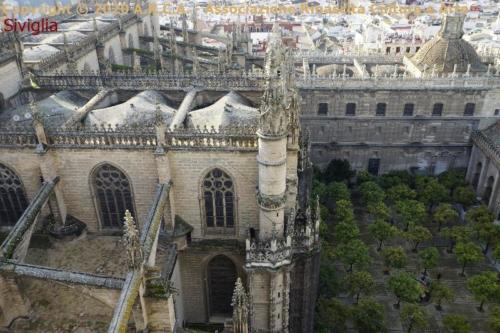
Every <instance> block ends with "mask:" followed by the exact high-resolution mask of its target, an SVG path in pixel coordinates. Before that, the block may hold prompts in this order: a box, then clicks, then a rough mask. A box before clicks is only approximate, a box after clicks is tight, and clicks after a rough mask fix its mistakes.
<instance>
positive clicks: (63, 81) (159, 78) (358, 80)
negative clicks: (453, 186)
mask: <svg viewBox="0 0 500 333" xmlns="http://www.w3.org/2000/svg"><path fill="white" fill-rule="evenodd" d="M265 79H266V77H265V75H264V74H263V73H262V72H259V71H249V72H240V73H238V72H228V73H223V74H220V73H217V72H210V71H206V72H204V73H203V74H199V75H190V74H178V75H173V74H172V73H167V72H164V71H160V72H131V71H130V72H121V73H107V74H106V73H103V74H99V73H96V72H94V71H89V72H83V71H81V72H63V73H60V72H55V73H51V74H46V73H38V74H37V75H36V78H35V81H36V83H37V84H38V85H39V86H40V87H42V88H46V89H55V90H95V89H96V87H102V86H104V87H107V88H110V89H127V90H148V89H156V90H186V89H192V88H200V89H206V90H222V91H228V90H235V91H258V90H263V89H264V86H265ZM296 84H297V87H298V88H301V89H324V88H327V89H357V90H360V89H388V90H394V89H454V88H465V89H484V88H488V89H490V88H494V87H500V76H496V75H495V76H494V75H488V74H486V75H481V76H473V75H465V74H455V75H453V74H449V75H444V76H438V75H434V76H431V75H429V76H426V77H423V78H415V77H412V76H409V75H391V76H381V75H371V76H369V75H366V76H365V77H348V76H345V75H342V73H338V74H336V75H330V76H318V75H308V76H303V75H296Z"/></svg>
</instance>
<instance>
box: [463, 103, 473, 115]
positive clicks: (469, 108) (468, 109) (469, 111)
mask: <svg viewBox="0 0 500 333" xmlns="http://www.w3.org/2000/svg"><path fill="white" fill-rule="evenodd" d="M475 109H476V104H474V103H467V104H465V109H464V116H473V115H474V110H475Z"/></svg>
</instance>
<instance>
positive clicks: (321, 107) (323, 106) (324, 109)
mask: <svg viewBox="0 0 500 333" xmlns="http://www.w3.org/2000/svg"><path fill="white" fill-rule="evenodd" d="M327 114H328V103H319V104H318V115H321V116H326V115H327Z"/></svg>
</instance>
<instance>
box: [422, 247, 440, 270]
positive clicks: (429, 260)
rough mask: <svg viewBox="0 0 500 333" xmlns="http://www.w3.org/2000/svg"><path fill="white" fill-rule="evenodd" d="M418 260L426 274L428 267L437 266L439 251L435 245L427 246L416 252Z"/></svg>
mask: <svg viewBox="0 0 500 333" xmlns="http://www.w3.org/2000/svg"><path fill="white" fill-rule="evenodd" d="M418 257H419V259H420V262H421V264H422V266H423V267H424V275H425V274H427V270H428V269H432V268H435V267H437V265H438V263H439V251H438V249H437V248H435V247H428V248H425V249H423V250H422V251H420V253H419V254H418Z"/></svg>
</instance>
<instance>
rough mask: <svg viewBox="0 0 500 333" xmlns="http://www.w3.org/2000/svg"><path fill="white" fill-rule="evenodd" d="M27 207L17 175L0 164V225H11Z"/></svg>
mask: <svg viewBox="0 0 500 333" xmlns="http://www.w3.org/2000/svg"><path fill="white" fill-rule="evenodd" d="M26 207H28V200H27V199H26V195H25V193H24V189H23V186H22V184H21V180H20V179H19V177H18V176H17V175H16V174H15V173H14V171H12V170H11V169H9V168H8V167H6V166H5V165H3V164H0V226H13V225H14V224H16V222H17V220H18V219H19V218H20V217H21V215H23V212H24V210H25V209H26Z"/></svg>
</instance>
